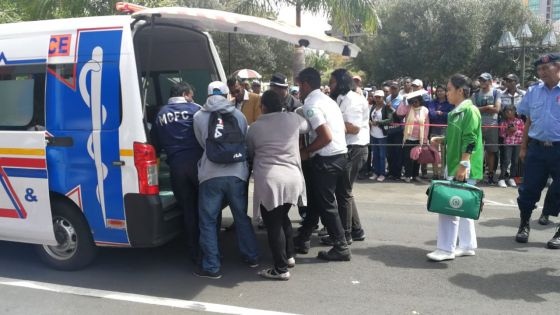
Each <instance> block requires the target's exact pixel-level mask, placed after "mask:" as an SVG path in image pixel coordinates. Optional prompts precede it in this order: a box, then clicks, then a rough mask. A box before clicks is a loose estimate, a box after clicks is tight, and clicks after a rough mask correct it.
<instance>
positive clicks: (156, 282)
mask: <svg viewBox="0 0 560 315" xmlns="http://www.w3.org/2000/svg"><path fill="white" fill-rule="evenodd" d="M257 240H258V243H259V250H260V251H259V252H260V253H261V256H262V260H261V262H262V265H261V267H258V268H249V267H248V266H247V265H246V264H245V263H244V262H243V261H242V259H241V258H240V253H239V251H238V249H237V242H236V237H235V232H221V246H220V247H221V248H222V254H223V261H222V273H223V277H222V278H221V279H219V280H211V279H201V278H198V277H195V276H194V275H192V272H193V271H194V270H195V266H194V264H192V263H191V262H190V261H189V259H188V257H187V255H186V250H185V247H184V245H183V244H184V243H183V241H182V240H181V239H176V240H174V241H172V242H170V243H169V244H166V245H164V246H162V247H158V248H148V249H138V248H135V249H122V248H100V250H99V255H98V257H97V258H96V259H95V261H94V262H93V263H92V264H91V265H90V266H88V267H86V268H85V269H83V270H80V271H74V272H63V271H56V270H53V269H50V268H49V267H47V266H46V265H44V264H42V263H41V262H40V261H39V259H38V257H37V256H36V255H35V251H34V248H33V246H32V245H29V244H19V243H11V242H0V253H2V254H1V255H0V277H5V278H12V279H20V280H30V281H39V282H47V283H54V284H61V285H69V286H76V287H83V288H89V289H99V290H108V291H117V292H126V293H134V294H143V295H150V296H160V297H167V298H176V299H187V300H192V299H195V298H196V296H197V295H198V294H199V293H200V292H201V291H203V290H204V289H205V288H206V287H208V286H215V287H221V288H235V287H237V286H238V285H240V284H241V283H246V282H253V281H263V280H261V278H259V277H258V276H257V272H258V271H259V270H260V269H262V268H263V267H264V266H269V265H270V264H271V261H272V259H271V258H270V254H269V250H268V245H267V242H266V233H265V232H262V231H259V232H257ZM264 281H266V280H264Z"/></svg>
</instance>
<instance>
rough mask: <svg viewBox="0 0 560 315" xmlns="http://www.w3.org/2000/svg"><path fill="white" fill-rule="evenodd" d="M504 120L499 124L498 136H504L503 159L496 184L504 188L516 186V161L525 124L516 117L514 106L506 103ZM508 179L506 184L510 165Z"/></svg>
mask: <svg viewBox="0 0 560 315" xmlns="http://www.w3.org/2000/svg"><path fill="white" fill-rule="evenodd" d="M503 114H504V121H502V123H501V124H500V137H502V138H504V145H505V147H504V160H503V161H502V165H501V174H500V179H499V181H498V186H500V187H503V188H506V187H507V186H508V185H509V186H511V187H517V185H516V184H515V177H517V176H518V170H517V168H518V167H517V161H518V160H519V149H520V145H521V141H522V139H523V130H524V129H525V124H524V123H523V120H521V119H519V118H517V117H516V110H515V107H514V106H512V105H508V106H506V107H505V108H504V109H503ZM510 164H511V168H510V172H509V179H508V180H507V184H506V174H507V170H508V167H510Z"/></svg>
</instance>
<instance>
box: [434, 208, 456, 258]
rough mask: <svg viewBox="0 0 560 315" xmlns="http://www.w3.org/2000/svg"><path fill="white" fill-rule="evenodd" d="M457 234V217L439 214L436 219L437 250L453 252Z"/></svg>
mask: <svg viewBox="0 0 560 315" xmlns="http://www.w3.org/2000/svg"><path fill="white" fill-rule="evenodd" d="M458 234H459V217H453V216H449V215H445V214H440V215H439V219H438V232H437V249H439V250H443V251H446V252H449V253H453V252H455V246H456V244H457V236H458Z"/></svg>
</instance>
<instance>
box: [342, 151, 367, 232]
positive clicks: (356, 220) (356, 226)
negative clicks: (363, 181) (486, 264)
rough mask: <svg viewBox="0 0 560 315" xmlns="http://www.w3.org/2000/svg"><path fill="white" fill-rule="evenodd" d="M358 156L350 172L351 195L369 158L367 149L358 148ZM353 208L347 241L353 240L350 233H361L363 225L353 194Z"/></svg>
mask: <svg viewBox="0 0 560 315" xmlns="http://www.w3.org/2000/svg"><path fill="white" fill-rule="evenodd" d="M360 152H361V153H360ZM356 155H357V156H356V157H355V158H354V159H353V161H352V169H351V170H350V189H351V191H350V193H351V194H352V190H353V189H354V183H355V182H356V179H357V177H358V170H359V169H360V167H361V165H363V164H364V163H365V161H366V158H367V154H366V149H365V148H358V150H357V153H356ZM351 206H352V213H351V216H350V229H347V230H346V231H347V232H349V233H348V234H347V235H346V240H347V241H348V240H351V239H352V236H351V234H350V232H352V231H360V230H361V229H362V224H361V222H360V215H359V214H358V207H357V206H356V199H355V198H354V195H353V194H352V202H351ZM362 233H363V232H362Z"/></svg>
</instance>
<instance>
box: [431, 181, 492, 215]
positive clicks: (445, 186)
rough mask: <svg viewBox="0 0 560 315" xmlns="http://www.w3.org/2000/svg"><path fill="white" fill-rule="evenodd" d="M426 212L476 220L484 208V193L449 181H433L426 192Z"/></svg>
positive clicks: (464, 184)
mask: <svg viewBox="0 0 560 315" xmlns="http://www.w3.org/2000/svg"><path fill="white" fill-rule="evenodd" d="M426 194H427V195H428V211H430V212H436V213H441V214H446V215H451V216H457V217H462V218H469V219H474V220H478V218H479V217H480V213H481V212H482V207H483V206H484V191H483V190H482V189H480V188H478V187H476V186H473V185H470V184H467V183H462V182H457V181H450V180H434V181H432V184H431V185H430V188H428V191H427V192H426Z"/></svg>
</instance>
